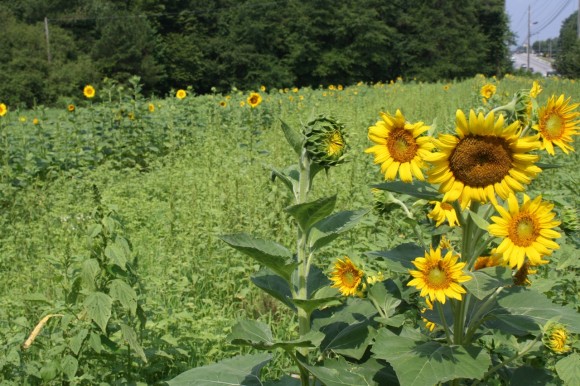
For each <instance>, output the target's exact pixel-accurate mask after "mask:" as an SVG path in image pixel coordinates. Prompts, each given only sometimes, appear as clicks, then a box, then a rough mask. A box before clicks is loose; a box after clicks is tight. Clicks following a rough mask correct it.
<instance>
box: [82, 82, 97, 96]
mask: <svg viewBox="0 0 580 386" xmlns="http://www.w3.org/2000/svg"><path fill="white" fill-rule="evenodd" d="M83 94H84V95H85V97H87V98H89V99H91V98H94V97H95V88H94V87H93V86H91V85H90V84H87V85H86V86H85V88H84V89H83Z"/></svg>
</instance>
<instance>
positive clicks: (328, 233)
mask: <svg viewBox="0 0 580 386" xmlns="http://www.w3.org/2000/svg"><path fill="white" fill-rule="evenodd" d="M369 211H370V209H362V210H348V211H342V212H338V213H335V214H332V215H330V216H328V217H326V218H323V219H321V220H320V221H318V222H317V223H315V224H314V225H313V226H312V228H311V230H310V234H309V237H308V244H309V248H310V252H311V253H312V252H315V251H317V250H319V249H320V248H322V247H324V246H325V245H328V244H329V243H330V242H332V241H333V240H334V239H336V238H337V237H338V236H339V235H340V234H341V233H344V232H346V231H348V230H350V229H352V228H353V227H354V226H355V225H356V224H358V223H359V222H360V220H362V218H363V217H364V216H365V215H366V214H367V213H368V212H369Z"/></svg>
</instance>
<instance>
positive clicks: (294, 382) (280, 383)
mask: <svg viewBox="0 0 580 386" xmlns="http://www.w3.org/2000/svg"><path fill="white" fill-rule="evenodd" d="M301 385H302V383H301V382H300V379H298V378H294V377H291V376H289V375H284V376H283V377H282V378H280V379H278V380H269V381H265V382H264V386H301ZM317 386H318V385H317Z"/></svg>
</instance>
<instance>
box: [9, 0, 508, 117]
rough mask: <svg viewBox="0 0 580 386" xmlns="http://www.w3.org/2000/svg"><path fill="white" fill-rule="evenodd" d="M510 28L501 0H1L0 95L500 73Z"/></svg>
mask: <svg viewBox="0 0 580 386" xmlns="http://www.w3.org/2000/svg"><path fill="white" fill-rule="evenodd" d="M45 18H46V23H45ZM47 31H48V34H47V33H46V32H47ZM47 37H48V42H47ZM511 40H512V35H511V33H510V31H509V27H508V18H507V15H506V13H505V8H504V1H503V0H486V1H480V0H452V1H444V0H391V1H386V0H338V1H337V0H309V1H303V0H235V1H234V0H214V1H207V0H128V1H123V2H120V1H112V0H52V1H50V2H47V1H43V0H21V1H18V2H15V1H11V0H0V66H1V70H0V100H2V101H4V102H6V103H9V104H11V105H15V104H23V105H26V106H31V105H33V104H46V105H51V104H58V103H64V101H63V98H65V97H70V96H71V95H75V94H76V95H78V94H79V90H80V89H81V88H82V86H83V85H85V84H87V83H92V84H98V82H99V81H100V80H102V79H103V78H105V77H108V78H112V79H115V80H117V81H119V82H125V81H126V80H127V79H128V78H129V77H131V76H133V75H139V76H140V77H141V80H142V82H143V84H144V91H145V92H146V93H151V94H156V95H165V94H167V93H168V92H169V91H170V90H172V89H176V88H185V87H188V86H190V87H191V88H192V89H193V90H194V91H195V92H196V93H206V92H210V91H212V90H213V91H217V92H228V91H229V90H231V88H232V87H234V86H235V87H237V88H238V89H246V90H249V89H257V88H258V87H259V86H260V85H266V86H268V87H270V88H282V87H291V86H298V87H304V86H311V87H318V86H319V85H322V86H327V85H329V84H343V85H349V84H353V83H356V82H359V81H364V82H378V81H389V80H392V79H396V78H397V77H403V78H404V79H416V80H418V81H435V80H439V79H460V78H464V77H470V76H473V75H474V74H476V73H481V74H484V75H488V76H490V75H498V76H501V75H502V74H504V73H505V72H507V71H509V70H511V68H510V66H511V63H510V61H509V52H508V46H509V43H510V42H511ZM49 55H50V61H49Z"/></svg>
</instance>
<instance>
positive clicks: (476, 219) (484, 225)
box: [469, 210, 489, 231]
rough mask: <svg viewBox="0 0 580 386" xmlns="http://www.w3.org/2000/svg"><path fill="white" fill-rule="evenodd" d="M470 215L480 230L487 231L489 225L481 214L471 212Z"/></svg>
mask: <svg viewBox="0 0 580 386" xmlns="http://www.w3.org/2000/svg"><path fill="white" fill-rule="evenodd" d="M469 215H470V216H471V219H472V220H473V222H474V223H475V225H477V227H478V228H479V229H483V230H484V231H487V228H488V227H489V223H488V222H487V221H486V220H485V219H484V218H483V217H481V216H480V215H479V214H477V213H475V212H473V211H471V210H470V211H469Z"/></svg>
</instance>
